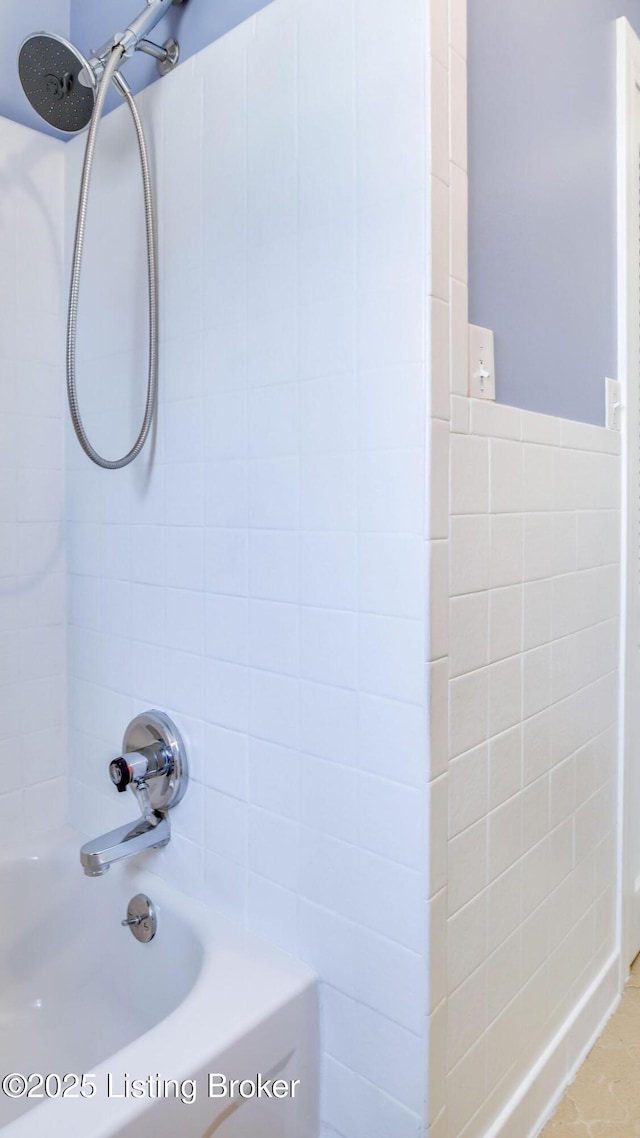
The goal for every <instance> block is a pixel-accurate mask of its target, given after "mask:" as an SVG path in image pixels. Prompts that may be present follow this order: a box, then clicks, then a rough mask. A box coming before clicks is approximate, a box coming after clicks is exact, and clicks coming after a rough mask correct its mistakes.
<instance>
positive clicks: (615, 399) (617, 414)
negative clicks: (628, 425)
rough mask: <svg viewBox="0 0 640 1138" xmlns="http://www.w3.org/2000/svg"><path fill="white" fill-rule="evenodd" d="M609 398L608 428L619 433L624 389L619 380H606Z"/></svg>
mask: <svg viewBox="0 0 640 1138" xmlns="http://www.w3.org/2000/svg"><path fill="white" fill-rule="evenodd" d="M604 382H605V388H606V397H607V418H606V422H607V427H608V428H609V430H610V431H619V430H620V428H621V423H622V388H621V386H620V383H619V381H618V380H617V379H605V381H604Z"/></svg>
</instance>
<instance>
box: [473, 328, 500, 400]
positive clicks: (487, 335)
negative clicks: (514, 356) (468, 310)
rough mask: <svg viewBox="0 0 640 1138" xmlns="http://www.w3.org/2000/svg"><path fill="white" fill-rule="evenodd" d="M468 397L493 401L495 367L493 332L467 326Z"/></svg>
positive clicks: (494, 394)
mask: <svg viewBox="0 0 640 1138" xmlns="http://www.w3.org/2000/svg"><path fill="white" fill-rule="evenodd" d="M469 395H470V396H472V398H473V399H495V397H496V367H495V359H494V350H493V332H492V331H491V330H490V329H489V328H479V327H478V325H477V324H470V325H469Z"/></svg>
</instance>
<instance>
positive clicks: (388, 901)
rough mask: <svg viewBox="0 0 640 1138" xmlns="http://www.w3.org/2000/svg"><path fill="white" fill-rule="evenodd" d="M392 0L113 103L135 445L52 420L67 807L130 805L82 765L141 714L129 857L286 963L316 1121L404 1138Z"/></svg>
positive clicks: (399, 217)
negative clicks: (152, 846)
mask: <svg viewBox="0 0 640 1138" xmlns="http://www.w3.org/2000/svg"><path fill="white" fill-rule="evenodd" d="M424 23H425V6H424V4H423V3H422V0H406V2H403V3H402V5H400V6H398V5H397V4H393V3H390V2H389V0H373V2H372V0H275V2H274V3H273V4H272V5H270V6H269V7H267V8H266V9H265V10H264V11H263V12H261V13H260V14H259V15H258V16H256V17H255V18H254V19H252V20H250V21H249V22H247V23H245V24H244V25H242V26H240V27H238V28H237V29H235V30H234V31H233V32H232V33H230V34H229V35H228V36H226V37H224V39H222V40H220V41H218V42H217V43H215V44H214V45H212V46H211V47H210V48H208V49H207V50H206V51H204V52H202V53H201V54H200V55H198V56H196V57H195V58H194V59H192V60H190V61H188V62H187V63H186V64H185V65H183V66H181V67H180V68H179V69H178V70H177V72H176V73H175V74H174V75H172V76H171V77H170V78H168V79H167V80H164V81H163V82H162V83H159V84H156V85H155V86H154V87H153V88H151V89H149V90H148V91H146V92H145V93H144V95H143V96H141V100H140V101H141V106H142V110H143V115H144V119H145V123H146V124H148V127H149V133H150V136H151V142H152V146H153V151H154V161H155V165H156V168H157V171H158V182H159V191H160V204H159V220H160V234H161V247H160V268H161V275H162V281H163V292H162V301H163V303H162V337H163V343H162V368H161V392H162V395H161V408H160V416H159V426H158V434H157V439H156V447H155V455H154V461H153V463H150V461H149V456H148V455H147V456H145V457H144V458H143V459H142V461H141V462H139V463H138V464H137V465H136V466H134V467H133V468H131V469H129V470H127V471H124V472H122V473H119V474H115V475H114V474H113V473H108V474H103V473H102V472H99V471H96V470H93V469H92V468H90V467H89V465H88V463H87V462H86V461H85V460H84V458H83V457H82V456H81V455H80V453H79V451H78V448H77V446H76V444H75V442H74V440H73V438H71V437H70V438H69V441H68V454H69V461H68V511H69V563H70V564H69V568H70V574H71V576H70V580H71V589H70V595H71V616H70V621H71V727H72V760H71V761H72V812H73V818H74V820H75V822H76V823H77V824H78V825H79V826H80V827H81V828H82V829H83V830H85V831H88V832H92V833H98V832H100V831H101V830H103V829H105V828H106V827H108V826H111V825H112V824H116V823H117V822H118V821H120V820H121V819H122V817H124V816H126V815H127V814H131V813H132V808H133V804H132V803H131V802H130V801H129V802H124V803H123V802H122V801H121V800H118V797H117V796H116V795H113V793H112V791H111V790H110V787H109V784H108V781H107V772H106V767H107V761H108V759H109V758H110V757H111V756H112V754H113V753H114V750H115V749H117V747H118V745H119V742H120V738H121V734H122V730H123V727H124V726H125V724H126V723H127V721H128V719H129V718H130V716H131V715H132V714H134V713H135V712H136V711H138V710H141V709H142V708H143V707H145V706H150V705H159V706H161V707H164V708H166V709H167V710H168V711H169V712H170V713H171V714H172V715H174V716H175V718H176V720H177V721H178V722H179V724H180V726H181V727H182V728H183V730H184V732H185V734H186V736H187V739H188V744H189V750H190V754H191V759H192V767H193V782H192V785H191V788H190V791H189V795H188V797H187V799H186V800H185V803H184V805H182V806H181V807H180V808H179V809H178V810H177V811H176V816H175V831H174V837H173V840H172V842H171V844H170V846H169V847H168V849H167V850H166V851H163V852H162V854H160V855H159V856H158V859H157V863H156V864H157V869H158V871H159V872H161V873H163V874H165V875H166V876H167V877H169V878H170V879H171V880H173V881H175V882H176V883H177V884H178V885H179V886H180V887H181V888H183V889H185V890H187V891H190V892H192V893H194V894H195V895H197V896H201V897H204V899H205V900H207V901H210V902H211V903H212V904H214V905H216V906H219V907H221V908H222V909H224V910H226V911H228V912H230V913H232V914H233V915H234V916H236V917H238V918H239V919H241V920H243V921H246V922H247V923H248V924H250V925H251V926H252V927H253V928H254V929H256V930H257V931H258V932H260V933H263V934H264V935H265V936H267V937H269V938H270V939H272V940H275V941H277V942H279V943H280V944H282V945H284V947H285V948H287V949H289V950H290V951H292V952H294V953H297V954H299V955H301V956H302V957H303V958H304V959H306V960H308V961H309V962H310V963H311V964H312V965H313V966H314V967H315V968H316V969H317V970H318V973H319V975H320V979H321V982H322V1019H323V1050H324V1059H323V1064H324V1075H325V1079H324V1106H323V1124H324V1127H325V1129H324V1131H323V1134H326V1135H329V1134H331V1135H334V1138H335V1136H341V1138H361V1135H364V1134H366V1135H367V1138H389V1136H390V1135H393V1136H394V1138H403V1136H404V1135H406V1136H407V1138H408V1136H409V1135H414V1134H416V1133H418V1132H419V1130H420V1129H421V1126H422V1120H423V1113H424V1103H425V1082H426V1063H425V1008H426V1002H427V998H426V966H425V955H426V906H425V899H426V882H425V865H426V828H427V806H426V794H425V783H426V773H427V708H426V700H427V677H426V659H427V641H428V634H427V609H426V597H425V589H424V580H425V575H426V562H427V559H426V556H425V544H424V538H425V485H426V463H425V433H426V432H425V426H424V424H425V414H426V406H427V400H426V390H425V341H426V330H427V329H426V320H425V308H426V306H425V296H426V281H427V268H428V265H427V256H426V252H425V242H426V239H425V228H426V217H427V177H426V168H425V149H426V148H425V138H426V119H427V115H426V109H425V108H426V107H427V98H426V58H425V51H424V44H425V37H426V28H425V27H424ZM203 140H204V141H203ZM82 146H83V143H82V140H77V141H73V142H71V143H70V144H69V146H68V148H67V155H68V192H67V232H68V233H69V232H70V230H71V226H72V224H73V219H74V215H75V205H76V193H77V184H78V178H79V168H80V162H81V158H82ZM98 149H99V158H98V169H97V172H96V182H95V187H94V190H93V193H92V199H91V216H90V222H89V227H88V235H87V252H86V261H85V264H86V270H85V277H84V281H83V291H82V310H81V322H80V323H81V345H80V348H81V350H80V357H79V358H80V361H81V366H80V399H81V405H82V408H83V411H84V413H85V415H86V418H87V426H88V428H89V430H90V432H91V433H92V435H93V437H94V439H95V441H96V443H97V444H98V445H99V446H101V447H104V448H105V449H108V451H109V453H110V454H113V453H115V452H116V451H117V450H121V449H122V448H123V447H125V446H126V445H127V444H128V440H129V438H130V437H131V434H132V432H133V431H134V430H135V425H136V422H137V418H138V416H139V414H140V403H141V400H142V394H143V383H144V364H145V357H144V328H145V319H146V314H145V308H144V288H143V284H144V278H143V269H144V260H143V246H142V238H143V228H142V226H141V224H140V207H139V204H137V203H139V189H138V184H137V179H138V173H137V168H136V156H135V140H134V139H133V137H132V132H131V129H130V125H129V123H128V122H127V120H126V116H125V114H124V112H123V111H118V112H116V113H114V114H113V115H112V116H110V117H109V118H108V119H107V120H106V121H105V123H104V124H103V127H102V131H101V136H100V141H99V147H98ZM115 233H117V234H118V238H119V240H118V242H114V239H113V235H114V234H115ZM121 249H122V250H125V252H123V253H122V254H121V253H120V252H119V250H121ZM125 258H126V266H127V268H126V271H125V266H124V263H123V260H124V259H125ZM134 261H135V263H136V264H137V268H136V270H135V272H133V271H132V269H131V265H132V264H133V263H134ZM132 391H137V393H138V394H137V395H136V396H135V397H132V394H131V392H132ZM441 579H442V580H443V582H444V581H445V580H446V566H445V567H442V572H441ZM445 682H446V681H445Z"/></svg>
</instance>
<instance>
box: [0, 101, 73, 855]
mask: <svg viewBox="0 0 640 1138" xmlns="http://www.w3.org/2000/svg"><path fill="white" fill-rule="evenodd" d="M63 218H64V148H63V146H62V145H61V144H60V143H58V142H54V141H52V140H51V139H48V138H45V137H44V136H43V135H41V134H38V133H36V132H35V131H31V130H28V129H27V128H26V127H23V126H18V125H17V124H15V123H13V122H9V121H7V120H6V119H0V265H1V272H0V403H1V406H2V415H1V416H0V537H1V540H0V549H1V550H2V553H1V556H0V766H1V768H2V793H1V794H0V841H1V842H16V841H19V840H21V839H22V838H23V836H24V835H25V833H26V834H33V833H37V832H38V831H41V830H44V829H47V828H49V827H50V826H52V825H53V826H55V825H59V824H61V822H62V821H63V820H64V817H65V810H66V784H65V779H64V777H63V776H64V774H65V771H66V746H65V719H66V716H65V705H66V696H65V639H66V606H65V576H64V571H65V558H64V551H63V519H64V486H63V478H64V469H63V468H64V457H63V443H64V429H63V424H62V407H63V404H62V398H63V381H62V356H61V339H60V325H61V319H62V308H61V304H62V300H63V292H62V281H63V277H62V235H63Z"/></svg>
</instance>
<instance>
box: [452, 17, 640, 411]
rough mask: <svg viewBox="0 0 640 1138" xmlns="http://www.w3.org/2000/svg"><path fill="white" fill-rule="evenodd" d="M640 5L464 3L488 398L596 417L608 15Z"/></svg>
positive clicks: (606, 329) (610, 272)
mask: <svg viewBox="0 0 640 1138" xmlns="http://www.w3.org/2000/svg"><path fill="white" fill-rule="evenodd" d="M616 16H627V18H628V19H629V20H630V21H631V22H632V23H633V25H634V26H635V27H636V28H637V29H638V30H640V0H535V2H534V3H532V0H469V178H470V185H469V189H470V204H469V211H470V216H469V223H470V297H469V304H470V319H471V321H472V322H473V323H475V324H481V325H484V326H486V327H489V328H493V329H494V331H495V335H496V374H497V383H496V395H497V398H498V400H499V401H500V402H502V403H512V404H514V405H515V406H518V407H525V408H528V409H532V410H535V411H543V412H546V413H548V414H554V415H563V416H566V417H567V418H571V419H583V420H585V421H587V422H591V423H603V422H604V380H605V376H607V375H611V376H615V375H616V371H617V359H616V308H615V305H616V295H615V240H616V216H615V66H616V46H615V18H616Z"/></svg>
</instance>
